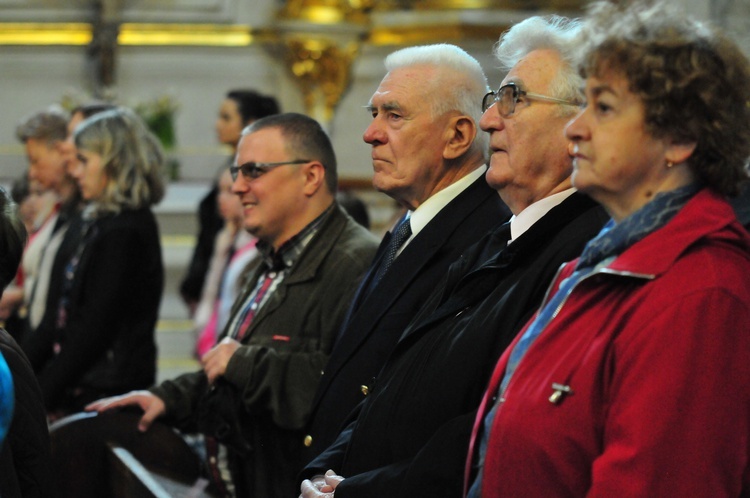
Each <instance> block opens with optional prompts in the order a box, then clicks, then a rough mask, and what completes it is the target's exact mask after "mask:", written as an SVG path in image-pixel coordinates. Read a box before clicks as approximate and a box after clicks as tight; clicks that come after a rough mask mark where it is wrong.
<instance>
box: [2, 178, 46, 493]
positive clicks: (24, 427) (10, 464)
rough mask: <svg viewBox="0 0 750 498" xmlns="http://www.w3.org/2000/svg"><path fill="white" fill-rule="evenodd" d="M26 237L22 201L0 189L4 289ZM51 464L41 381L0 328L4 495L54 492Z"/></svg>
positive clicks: (19, 259) (14, 271)
mask: <svg viewBox="0 0 750 498" xmlns="http://www.w3.org/2000/svg"><path fill="white" fill-rule="evenodd" d="M25 241H26V230H25V227H24V226H23V223H22V222H21V219H20V217H19V216H18V211H17V206H16V205H15V204H14V203H12V202H11V201H10V199H8V197H7V195H6V194H5V192H4V191H0V289H3V288H5V287H6V286H7V285H8V283H9V282H10V281H11V280H12V279H13V278H14V276H15V274H16V270H17V268H18V265H19V262H20V261H21V257H22V254H23V249H24V245H25ZM3 439H5V441H4V442H3ZM51 465H52V462H51V457H50V446H49V434H48V432H47V419H46V417H45V410H44V403H43V401H42V393H41V390H40V389H39V384H38V383H37V381H36V378H35V376H34V371H33V370H32V369H31V365H30V364H29V361H28V359H27V358H26V356H25V355H24V354H23V352H22V351H21V348H20V347H19V346H18V344H16V342H15V341H14V340H13V338H12V337H11V336H10V334H8V332H6V331H5V330H3V329H0V496H2V497H3V498H30V497H39V498H42V497H49V496H54V489H53V487H52V479H51V476H52V473H51V472H50V468H51Z"/></svg>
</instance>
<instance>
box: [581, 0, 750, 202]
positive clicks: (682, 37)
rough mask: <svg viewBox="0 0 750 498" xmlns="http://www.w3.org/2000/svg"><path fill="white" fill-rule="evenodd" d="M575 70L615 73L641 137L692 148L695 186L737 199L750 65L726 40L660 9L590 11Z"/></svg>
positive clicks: (747, 128) (641, 4) (742, 176)
mask: <svg viewBox="0 0 750 498" xmlns="http://www.w3.org/2000/svg"><path fill="white" fill-rule="evenodd" d="M583 37H584V47H585V49H584V51H583V53H582V59H581V62H580V65H579V68H580V71H581V74H582V76H583V77H587V76H600V75H604V74H605V73H611V72H614V73H616V74H621V75H623V76H624V77H625V78H626V79H627V81H628V83H629V87H630V91H632V92H633V93H635V94H636V95H638V96H639V97H640V98H641V100H642V102H643V105H644V109H645V122H646V130H647V131H648V132H649V133H651V135H652V136H654V137H657V138H670V139H672V140H674V141H676V142H678V143H695V144H696V147H695V151H694V152H693V154H692V156H691V157H690V159H689V161H688V164H689V166H690V168H691V170H692V171H693V173H694V174H695V176H696V177H697V179H698V180H699V181H701V182H702V183H703V184H705V185H707V186H709V187H711V188H713V189H714V190H716V191H717V192H720V193H722V194H724V195H736V194H737V193H738V191H739V188H740V185H741V184H742V182H743V181H745V180H746V179H747V171H746V168H747V160H748V157H749V156H750V62H748V59H747V57H745V56H744V55H743V53H742V51H741V50H740V49H739V48H738V47H737V46H736V45H735V44H734V43H733V42H731V41H730V40H728V39H727V38H725V37H724V36H723V35H721V34H720V33H718V32H717V31H715V30H713V29H710V28H708V27H707V26H706V25H704V24H702V23H700V22H697V21H694V20H689V19H686V18H685V17H684V16H683V15H681V14H680V13H678V12H677V11H676V9H673V8H670V7H668V6H666V5H665V4H664V3H654V2H652V1H636V2H633V3H629V2H625V3H623V4H620V5H618V4H614V3H610V2H597V3H594V4H592V5H591V6H590V7H589V11H588V16H587V18H586V21H585V24H584V29H583Z"/></svg>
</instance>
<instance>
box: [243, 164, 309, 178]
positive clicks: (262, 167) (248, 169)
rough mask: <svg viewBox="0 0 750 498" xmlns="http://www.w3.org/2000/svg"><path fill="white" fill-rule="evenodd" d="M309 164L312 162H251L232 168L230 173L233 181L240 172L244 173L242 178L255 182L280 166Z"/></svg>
mask: <svg viewBox="0 0 750 498" xmlns="http://www.w3.org/2000/svg"><path fill="white" fill-rule="evenodd" d="M309 162H310V161H309V160H307V159H297V160H294V161H284V162H281V163H254V162H252V161H250V162H249V163H245V164H241V165H239V166H230V167H229V173H230V174H231V175H232V181H234V180H236V179H237V176H238V175H239V173H240V171H241V172H242V178H244V179H245V180H255V179H256V178H259V177H261V176H262V175H263V174H265V173H268V172H269V171H270V170H272V169H273V168H276V167H278V166H284V165H285V164H305V163H309Z"/></svg>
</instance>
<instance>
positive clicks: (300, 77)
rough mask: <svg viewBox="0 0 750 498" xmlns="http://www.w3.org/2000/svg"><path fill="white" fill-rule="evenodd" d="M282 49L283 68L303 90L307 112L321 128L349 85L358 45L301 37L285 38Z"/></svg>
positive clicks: (354, 42)
mask: <svg viewBox="0 0 750 498" xmlns="http://www.w3.org/2000/svg"><path fill="white" fill-rule="evenodd" d="M284 49H285V62H286V66H287V68H288V70H289V72H290V73H291V75H292V77H293V78H294V80H295V81H296V82H297V84H298V85H299V86H300V88H301V90H302V95H303V97H304V100H305V108H306V110H307V113H308V114H309V115H310V116H312V117H314V118H315V119H317V120H318V121H320V122H321V123H323V124H324V125H325V124H328V123H330V121H331V119H332V118H333V113H334V110H335V109H336V105H337V104H338V103H339V101H340V100H341V97H342V96H343V95H344V92H346V90H347V89H348V88H349V85H350V83H351V66H352V62H353V61H354V59H355V58H356V57H357V54H358V53H359V43H358V42H356V41H353V42H349V43H345V44H338V43H336V42H334V41H332V40H329V39H326V38H323V37H317V38H311V37H300V38H289V39H287V40H286V42H285V43H284Z"/></svg>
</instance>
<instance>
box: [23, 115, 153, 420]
mask: <svg viewBox="0 0 750 498" xmlns="http://www.w3.org/2000/svg"><path fill="white" fill-rule="evenodd" d="M74 141H75V146H76V149H77V156H78V165H77V167H76V169H75V177H76V180H77V181H78V184H79V187H80V192H81V197H82V198H83V200H84V201H85V202H86V207H85V209H84V211H83V213H82V215H81V221H82V224H81V225H82V226H81V231H80V234H79V236H78V238H77V240H78V245H77V247H76V248H75V250H74V251H73V253H72V256H71V258H70V259H69V260H68V261H67V263H66V265H65V273H64V277H63V280H62V282H61V288H60V295H59V299H58V301H57V302H56V303H54V308H52V309H51V310H50V312H47V313H45V316H44V321H43V322H42V324H41V325H40V326H39V328H38V329H37V330H36V331H35V335H36V336H37V337H38V338H39V340H37V341H36V342H34V343H33V345H32V346H33V347H31V348H29V349H28V350H27V354H28V356H29V359H30V360H31V363H32V365H33V366H34V369H35V371H36V372H37V377H38V379H39V382H40V385H41V387H42V392H43V394H44V400H45V405H46V408H47V411H48V413H50V415H51V416H52V417H53V418H54V417H58V416H59V415H61V414H66V413H70V412H75V411H79V410H81V409H82V408H83V407H84V406H85V405H86V404H87V403H89V402H91V401H93V400H95V399H98V398H101V397H102V396H107V395H114V394H120V393H123V392H126V391H129V390H131V389H138V388H145V387H147V386H149V385H151V384H152V383H153V382H154V379H155V374H156V344H155V340H154V330H155V327H156V320H157V315H158V309H159V302H160V299H161V293H162V287H163V281H164V268H163V264H162V260H161V246H160V241H159V233H158V227H157V224H156V219H155V218H154V215H153V213H152V212H151V209H150V206H152V205H154V204H156V203H158V202H159V201H160V200H161V198H162V197H163V195H164V185H163V179H162V173H161V168H162V164H163V161H164V156H163V153H162V151H161V148H160V146H159V144H158V141H157V139H156V138H155V137H154V136H153V135H152V134H151V133H150V132H149V131H148V130H147V128H146V127H145V125H144V124H143V122H142V121H141V119H140V118H138V116H136V115H135V114H134V113H133V112H132V111H130V110H128V109H125V108H116V109H113V110H110V111H105V112H101V113H99V114H96V115H94V116H92V117H91V118H88V119H86V120H84V121H83V122H82V123H81V124H80V125H79V126H78V127H76V129H75V133H74Z"/></svg>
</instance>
